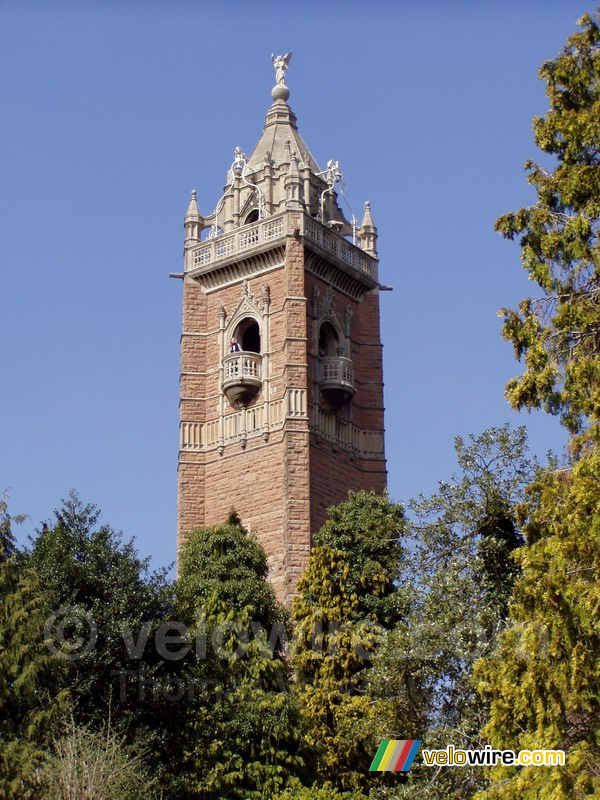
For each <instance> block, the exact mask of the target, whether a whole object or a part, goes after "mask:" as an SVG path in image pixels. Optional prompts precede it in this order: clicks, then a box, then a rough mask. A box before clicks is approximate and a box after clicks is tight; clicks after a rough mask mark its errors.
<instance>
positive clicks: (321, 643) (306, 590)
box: [292, 492, 405, 789]
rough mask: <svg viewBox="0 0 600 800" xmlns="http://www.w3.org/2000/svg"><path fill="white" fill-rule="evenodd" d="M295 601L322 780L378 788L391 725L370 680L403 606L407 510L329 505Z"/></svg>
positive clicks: (353, 499)
mask: <svg viewBox="0 0 600 800" xmlns="http://www.w3.org/2000/svg"><path fill="white" fill-rule="evenodd" d="M329 513H330V518H329V520H328V521H327V522H326V523H325V525H324V526H323V528H322V529H321V530H320V531H319V532H318V533H317V534H316V536H315V547H314V549H313V551H312V553H311V556H310V559H309V562H308V566H307V569H306V570H305V572H304V574H303V575H302V577H301V578H300V580H299V582H298V586H297V596H296V599H295V602H294V605H293V612H292V615H293V619H294V622H295V631H294V632H295V647H294V652H293V656H292V663H293V666H294V670H295V673H296V681H297V686H296V694H297V697H298V702H299V704H300V710H301V713H302V715H303V717H304V719H305V722H306V725H307V731H306V735H305V742H306V745H307V746H308V748H309V752H310V753H311V756H312V759H313V760H314V766H315V769H316V772H317V774H319V775H320V777H321V778H325V779H328V780H331V781H334V782H335V784H336V785H337V786H338V788H341V789H353V788H357V787H360V786H361V785H363V784H365V783H366V781H367V780H369V782H370V783H373V782H374V781H376V780H379V779H380V778H379V776H378V778H377V779H374V778H373V776H369V774H368V768H369V765H370V762H371V761H372V759H373V755H374V753H375V752H376V750H377V746H378V745H379V742H380V740H381V738H383V733H384V732H385V727H386V724H387V722H388V721H389V720H388V717H387V715H386V708H385V705H384V704H383V703H382V702H381V701H380V700H379V698H377V697H376V696H375V695H374V694H373V693H372V692H370V691H369V689H368V686H367V684H366V677H367V675H368V673H369V671H370V668H371V664H372V660H373V656H374V653H375V650H376V648H377V645H378V643H379V641H380V640H381V636H382V631H383V625H393V624H394V623H395V622H397V621H398V619H399V618H400V616H401V612H402V611H403V610H405V597H404V595H403V593H402V592H400V591H398V589H397V587H396V585H395V581H396V580H397V579H398V577H399V571H400V564H401V562H402V559H403V558H404V551H403V550H402V548H401V546H400V543H399V539H400V536H401V534H402V532H403V530H404V517H403V510H402V507H401V506H399V505H397V504H394V503H391V502H390V501H389V500H387V499H386V498H383V497H378V496H377V495H375V494H373V493H368V492H359V493H356V494H353V493H351V494H350V497H349V500H348V501H347V502H346V503H342V504H341V505H339V506H337V507H335V508H333V509H330V512H329Z"/></svg>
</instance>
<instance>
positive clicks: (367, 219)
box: [358, 200, 377, 257]
mask: <svg viewBox="0 0 600 800" xmlns="http://www.w3.org/2000/svg"><path fill="white" fill-rule="evenodd" d="M358 235H359V236H360V246H361V247H362V249H363V250H364V251H365V252H366V253H370V255H372V256H375V257H377V228H376V227H375V223H374V222H373V216H372V214H371V203H370V202H369V201H368V200H367V202H366V203H365V214H364V216H363V220H362V222H361V224H360V228H359V230H358Z"/></svg>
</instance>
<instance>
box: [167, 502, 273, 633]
mask: <svg viewBox="0 0 600 800" xmlns="http://www.w3.org/2000/svg"><path fill="white" fill-rule="evenodd" d="M267 570H268V568H267V557H266V555H265V552H264V550H263V549H262V547H261V546H260V544H259V543H258V542H257V541H256V539H255V538H254V537H253V536H250V535H249V534H248V532H247V531H246V530H245V529H244V528H243V527H242V525H241V522H240V520H239V517H238V516H237V514H236V513H235V512H232V513H231V514H230V516H229V520H228V522H227V524H225V525H216V526H213V527H211V528H204V529H201V530H199V531H193V532H192V533H190V534H189V535H188V539H187V541H186V544H185V548H184V550H183V552H182V553H181V561H180V569H179V577H178V580H177V603H178V610H179V611H180V612H181V613H182V614H183V615H184V616H185V617H186V618H191V616H192V615H193V611H194V609H195V608H196V607H197V606H198V601H199V600H203V601H207V600H209V599H210V598H211V597H213V596H214V595H218V597H219V599H220V600H221V601H222V602H223V603H224V605H225V606H226V607H227V608H230V609H232V610H235V611H242V610H243V609H250V610H251V615H252V619H253V620H255V621H257V622H260V623H262V624H263V625H264V627H265V628H270V627H271V625H273V624H274V623H275V622H276V620H280V621H284V620H285V618H286V614H285V611H284V609H283V608H282V607H281V606H279V605H278V604H277V602H276V601H275V594H274V592H273V587H272V586H271V584H270V583H268V582H267V580H266V577H267Z"/></svg>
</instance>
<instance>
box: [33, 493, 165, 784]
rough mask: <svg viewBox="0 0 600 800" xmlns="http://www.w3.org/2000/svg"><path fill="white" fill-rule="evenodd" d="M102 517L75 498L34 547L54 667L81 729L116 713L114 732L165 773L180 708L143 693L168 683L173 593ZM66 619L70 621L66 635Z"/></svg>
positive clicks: (67, 501)
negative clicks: (160, 639) (136, 646)
mask: <svg viewBox="0 0 600 800" xmlns="http://www.w3.org/2000/svg"><path fill="white" fill-rule="evenodd" d="M99 519H100V513H99V511H98V510H97V509H96V508H95V507H94V506H92V505H86V504H84V503H82V502H81V500H79V498H78V497H77V496H76V495H75V494H74V493H72V494H71V495H70V496H69V497H68V498H67V499H66V500H64V501H63V505H62V506H61V508H59V509H58V510H56V511H55V521H54V524H53V525H51V526H50V527H45V528H44V530H42V531H41V532H40V533H39V535H38V536H37V538H36V539H35V540H34V541H33V543H32V547H31V551H30V553H29V557H28V563H29V564H30V565H31V566H32V567H33V568H35V570H36V571H37V572H38V574H39V575H40V579H41V582H42V585H43V586H44V590H45V595H46V611H45V614H46V617H48V618H50V617H51V616H54V617H55V619H56V624H54V625H52V630H51V640H52V643H53V645H54V647H55V652H56V656H55V661H57V662H58V663H60V664H61V665H62V668H63V676H64V677H63V686H64V687H65V688H66V689H68V690H69V691H70V693H71V696H72V697H73V700H74V703H75V706H74V715H75V721H76V723H77V724H83V725H92V726H93V727H96V728H99V727H101V726H102V725H103V724H104V721H105V718H106V713H107V710H108V709H109V708H110V709H111V714H112V719H113V724H114V726H115V728H116V729H118V730H119V732H126V733H127V735H128V739H129V741H131V742H137V743H138V744H140V745H141V746H143V747H144V748H145V749H146V750H147V751H148V753H149V757H150V759H151V761H152V759H154V761H152V763H153V768H154V769H155V771H156V773H157V774H162V773H163V772H164V771H165V770H167V769H168V768H169V764H170V762H171V759H173V758H175V756H174V753H173V749H174V747H175V745H176V738H175V737H176V729H177V716H178V713H179V711H180V709H179V707H178V706H177V705H174V704H167V703H166V702H165V701H164V699H163V698H162V697H161V696H158V697H157V696H155V695H154V694H153V693H152V691H151V689H149V688H146V687H149V686H151V685H152V682H153V681H161V680H164V673H165V671H168V670H169V668H170V666H171V665H170V663H168V662H165V661H164V660H163V659H162V658H160V656H159V655H158V653H157V652H156V649H155V648H154V646H153V639H154V633H155V631H156V628H157V627H158V625H159V624H160V623H161V621H162V619H163V618H165V617H166V616H167V615H168V614H169V610H170V608H169V599H168V596H167V589H166V586H165V584H164V580H163V575H162V573H158V574H149V573H148V562H147V561H144V560H141V559H139V558H138V556H137V553H136V551H135V547H134V545H133V542H132V541H129V542H125V543H124V542H123V540H122V535H121V534H118V533H116V532H115V531H114V530H112V528H110V526H108V525H103V524H100V522H99ZM69 618H72V619H73V620H74V621H73V623H68V624H66V625H65V626H63V627H62V628H61V622H62V621H63V620H65V619H69ZM94 631H95V632H96V633H97V639H96V641H95V643H94V642H93V636H94ZM57 634H62V635H59V636H58V637H57ZM127 635H129V637H130V640H131V642H132V643H136V642H138V641H139V642H140V643H141V645H142V648H141V650H142V652H140V654H139V655H138V656H136V655H135V654H133V653H130V652H128V650H127V647H126V644H125V638H124V637H126V636H127ZM146 637H147V639H146ZM61 639H62V641H61ZM88 642H90V643H91V644H92V645H93V646H90V647H89V648H87V647H86V645H87V644H88ZM144 644H145V647H144V646H143V645H144ZM171 768H172V767H171Z"/></svg>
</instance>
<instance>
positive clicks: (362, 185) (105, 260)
mask: <svg viewBox="0 0 600 800" xmlns="http://www.w3.org/2000/svg"><path fill="white" fill-rule="evenodd" d="M588 8H590V9H591V6H589V7H586V6H584V5H581V4H579V3H578V2H552V0H550V1H548V0H545V2H538V0H535V1H534V2H529V3H517V2H451V3H441V2H428V3H418V4H417V3H414V2H413V3H407V2H394V3H392V2H372V3H358V2H327V3H325V2H323V3H316V2H306V3H297V4H290V3H272V2H256V3H252V4H247V3H244V4H242V3H237V2H225V3H210V4H209V3H202V2H195V3H192V2H177V0H175V1H174V2H168V3H167V2H163V3H158V2H151V0H148V1H147V2H144V3H142V2H123V3H119V4H117V3H116V2H78V3H74V2H73V3H63V2H60V0H55V2H47V3H42V2H38V3H33V2H22V1H19V2H7V1H6V0H5V1H4V2H3V3H1V4H0V64H1V74H2V80H1V81H0V99H1V108H2V115H1V118H0V141H1V142H2V146H1V148H0V175H1V184H2V191H1V192H0V203H1V208H0V219H1V223H0V226H1V227H0V230H1V234H0V304H1V311H0V347H1V352H2V373H3V386H2V391H1V392H0V489H4V488H8V489H10V508H11V510H12V512H13V513H22V512H24V513H27V514H29V515H30V518H29V519H28V521H27V522H26V523H25V525H24V526H22V528H21V530H20V533H19V537H20V539H21V540H23V539H24V537H26V535H27V534H30V533H32V532H33V530H34V528H35V527H36V526H38V525H39V523H40V521H42V520H45V519H48V518H49V517H50V516H51V513H52V509H53V508H55V507H56V506H57V505H58V503H59V501H60V498H61V497H63V496H65V495H66V494H67V493H68V492H69V490H70V489H71V488H75V489H76V490H77V491H78V492H79V494H80V495H81V497H82V498H83V499H84V500H86V501H89V502H94V503H96V504H98V505H99V506H100V508H101V509H102V511H103V517H104V519H105V520H106V521H108V522H110V524H111V525H112V526H113V527H115V528H117V529H121V530H123V531H124V532H125V533H126V534H127V535H135V537H136V541H137V545H138V548H139V550H140V552H141V553H142V554H144V555H152V557H153V562H152V563H153V564H154V565H155V566H161V565H165V564H168V563H169V562H171V561H172V560H173V559H174V555H175V529H176V489H177V486H176V467H177V447H178V378H179V333H180V327H181V283H180V282H179V281H174V280H169V279H168V277H167V275H168V273H169V272H178V271H180V270H181V268H182V260H181V254H182V244H183V228H182V225H183V216H184V213H185V210H186V207H187V202H188V199H189V192H190V190H191V189H193V188H195V189H197V190H198V200H199V205H200V207H201V210H202V211H204V212H205V213H209V212H210V211H212V210H213V208H214V206H215V203H216V201H217V200H218V198H219V196H220V194H221V191H222V186H223V184H224V181H225V176H226V171H227V168H228V167H229V165H230V164H231V161H232V157H233V151H234V148H235V147H236V146H237V145H239V146H241V147H242V149H243V150H244V151H245V152H247V153H249V152H250V151H251V150H252V148H253V146H254V144H255V143H256V141H257V139H258V137H259V135H260V132H261V130H262V126H263V122H264V116H265V113H266V111H267V109H268V106H269V103H270V90H271V87H272V85H273V71H272V67H271V63H270V54H271V53H272V52H276V53H280V52H281V53H283V52H287V51H289V50H292V51H293V53H294V55H293V60H292V64H291V68H290V70H289V72H288V74H287V80H288V84H289V86H290V89H291V97H290V101H289V102H290V105H291V107H292V108H293V110H294V111H295V113H296V114H297V116H298V123H299V128H300V131H301V133H302V136H303V138H304V139H305V141H306V143H307V144H308V146H309V147H310V149H311V151H312V153H313V155H314V156H315V158H316V159H317V161H318V162H319V163H320V164H321V165H324V164H325V163H326V162H327V160H328V159H330V158H334V159H337V160H339V161H340V164H341V167H342V170H343V172H344V175H345V181H346V196H347V198H348V200H349V202H350V204H351V206H352V207H353V209H354V210H355V213H356V215H357V216H360V213H361V210H362V204H363V202H364V201H365V200H366V199H370V200H371V206H372V211H373V216H374V218H375V222H376V224H377V225H378V227H379V235H380V238H379V254H380V260H381V269H380V274H381V280H382V282H383V283H387V284H391V285H392V286H393V287H394V292H393V293H386V294H383V295H382V298H381V307H382V334H383V342H384V348H385V349H384V358H385V361H384V364H385V385H386V427H387V434H386V445H387V452H388V467H389V488H390V494H391V495H392V497H393V498H394V499H396V500H407V499H408V498H410V497H411V496H414V495H416V494H418V493H419V492H425V493H428V492H431V491H433V490H434V489H435V487H436V485H437V482H438V481H439V480H444V479H448V478H449V477H450V474H451V473H452V471H453V469H454V464H455V460H454V451H453V439H454V437H455V436H456V435H457V434H461V435H466V434H468V433H469V432H474V433H480V432H481V431H482V430H484V429H485V428H486V427H489V426H491V425H502V424H503V423H504V422H506V421H510V422H512V423H513V424H526V425H527V426H528V428H529V430H530V437H531V445H532V449H533V450H534V451H535V452H537V453H540V454H544V453H545V452H546V451H547V450H548V449H549V448H553V449H554V450H555V451H558V452H560V451H561V450H562V448H563V446H564V442H565V436H564V434H563V433H562V432H561V430H560V428H559V425H558V422H557V420H555V419H553V418H548V417H547V416H546V415H544V414H541V413H536V414H530V415H527V414H525V415H524V414H521V415H517V414H515V413H514V412H512V411H511V410H510V409H509V407H508V405H507V403H506V401H505V400H504V397H503V387H504V384H505V383H506V381H507V379H508V378H510V377H511V376H512V375H515V374H517V373H518V371H519V367H518V364H517V363H516V362H515V361H514V359H513V355H512V348H511V346H510V345H509V344H508V343H506V342H503V341H502V339H501V337H500V321H499V320H498V318H497V317H496V312H497V310H498V308H500V307H501V306H515V305H516V304H517V303H518V301H519V300H520V299H521V298H522V297H524V296H526V295H528V294H531V293H535V289H536V287H534V286H532V284H530V283H528V282H527V280H526V276H525V273H524V272H523V270H522V269H521V267H520V262H519V248H518V246H517V244H511V243H510V242H505V241H504V240H502V239H501V238H500V237H499V236H498V235H497V234H495V233H494V231H493V223H494V220H495V218H496V217H497V216H499V215H500V214H501V213H502V212H504V211H507V210H511V209H516V208H519V207H521V206H523V205H527V204H529V203H531V202H532V201H533V194H532V192H531V189H530V188H529V187H528V185H527V183H526V180H525V175H524V172H523V169H522V165H523V162H524V161H525V160H526V159H528V158H531V157H534V158H535V157H536V156H537V153H536V150H535V147H534V144H533V139H532V135H531V121H532V117H533V116H534V115H535V114H543V113H544V112H545V110H546V108H547V102H546V99H545V96H544V85H543V83H542V82H540V81H539V80H538V78H537V71H538V68H539V66H540V64H541V63H542V61H544V60H546V59H548V58H552V57H553V56H555V55H556V54H557V53H558V52H559V51H560V48H561V47H562V46H563V44H564V42H565V40H566V38H567V36H568V35H569V34H570V33H571V32H573V31H574V30H575V23H576V20H577V19H578V18H579V17H580V16H581V15H582V14H583V13H584V12H585V11H586V10H587V9H588Z"/></svg>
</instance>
